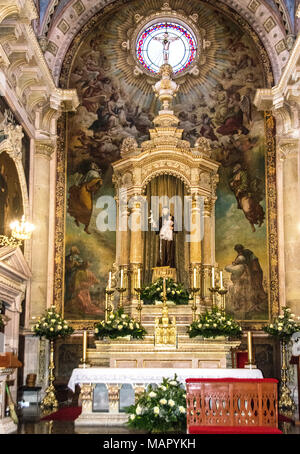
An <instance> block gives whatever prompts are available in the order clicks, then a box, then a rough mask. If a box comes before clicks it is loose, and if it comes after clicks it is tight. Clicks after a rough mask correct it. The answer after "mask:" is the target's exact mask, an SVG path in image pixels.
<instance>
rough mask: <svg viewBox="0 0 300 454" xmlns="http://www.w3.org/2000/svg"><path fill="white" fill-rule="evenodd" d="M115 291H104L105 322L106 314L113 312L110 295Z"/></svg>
mask: <svg viewBox="0 0 300 454" xmlns="http://www.w3.org/2000/svg"><path fill="white" fill-rule="evenodd" d="M114 292H115V291H114V290H113V289H111V288H108V289H105V321H106V322H107V320H108V313H109V312H113V311H114V306H113V304H112V302H111V297H112V294H113V293H114Z"/></svg>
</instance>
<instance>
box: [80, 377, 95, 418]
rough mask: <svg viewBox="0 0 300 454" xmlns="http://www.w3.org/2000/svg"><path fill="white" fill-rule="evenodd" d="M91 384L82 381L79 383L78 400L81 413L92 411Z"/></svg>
mask: <svg viewBox="0 0 300 454" xmlns="http://www.w3.org/2000/svg"><path fill="white" fill-rule="evenodd" d="M94 386H95V385H92V384H86V383H82V384H81V385H80V396H79V398H80V400H81V402H82V413H92V411H93V390H94Z"/></svg>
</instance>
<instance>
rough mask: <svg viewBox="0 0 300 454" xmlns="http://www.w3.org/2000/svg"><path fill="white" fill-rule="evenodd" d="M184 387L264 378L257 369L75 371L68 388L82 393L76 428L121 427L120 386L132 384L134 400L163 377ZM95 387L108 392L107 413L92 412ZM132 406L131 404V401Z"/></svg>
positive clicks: (122, 421) (79, 369)
mask: <svg viewBox="0 0 300 454" xmlns="http://www.w3.org/2000/svg"><path fill="white" fill-rule="evenodd" d="M175 373H176V374H177V378H178V380H179V381H180V382H181V383H183V384H184V385H185V380H186V379H187V378H244V379H257V378H263V375H262V372H261V371H260V370H259V369H221V368H218V369H205V368H203V369H185V368H180V369H174V368H169V369H168V368H143V369H138V368H118V369H117V368H101V367H92V368H78V369H74V370H73V372H72V375H71V378H70V380H69V383H68V387H69V388H70V389H71V390H72V391H73V392H74V391H75V386H76V385H77V384H78V385H79V386H80V390H81V394H80V396H81V401H82V413H81V415H80V416H79V417H78V418H77V419H76V420H75V425H78V426H80V425H81V426H82V425H99V426H115V425H122V424H124V423H125V422H126V421H127V418H128V416H127V414H126V413H124V412H120V411H119V410H120V390H121V388H122V386H123V385H126V384H127V385H131V386H132V388H133V390H134V398H135V399H137V398H138V397H139V395H140V394H141V393H143V391H144V390H145V389H146V386H147V385H148V384H159V383H161V381H162V379H163V377H165V378H173V377H174V374H175ZM97 384H104V385H105V387H106V389H107V393H108V405H109V411H108V413H107V412H99V411H98V412H96V411H93V406H94V390H95V387H96V385H97ZM132 403H133V402H132Z"/></svg>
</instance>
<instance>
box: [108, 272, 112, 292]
mask: <svg viewBox="0 0 300 454" xmlns="http://www.w3.org/2000/svg"><path fill="white" fill-rule="evenodd" d="M110 289H111V271H110V272H109V278H108V290H110Z"/></svg>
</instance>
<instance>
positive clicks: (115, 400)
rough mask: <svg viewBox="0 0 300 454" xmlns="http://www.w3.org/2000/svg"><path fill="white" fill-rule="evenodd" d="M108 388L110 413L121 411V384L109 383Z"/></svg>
mask: <svg viewBox="0 0 300 454" xmlns="http://www.w3.org/2000/svg"><path fill="white" fill-rule="evenodd" d="M107 389H108V400H109V413H114V414H116V413H119V396H120V386H119V385H107Z"/></svg>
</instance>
